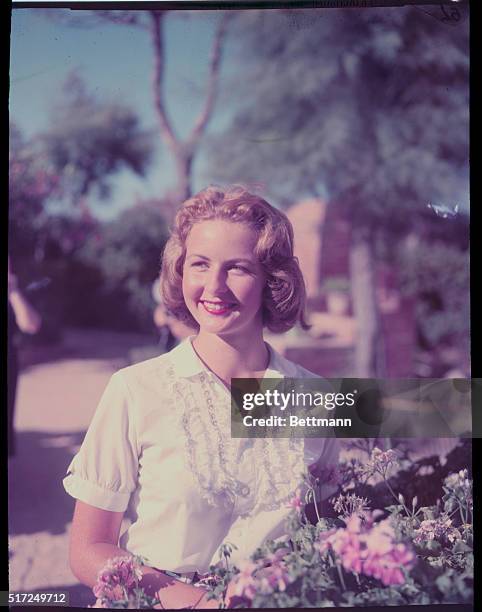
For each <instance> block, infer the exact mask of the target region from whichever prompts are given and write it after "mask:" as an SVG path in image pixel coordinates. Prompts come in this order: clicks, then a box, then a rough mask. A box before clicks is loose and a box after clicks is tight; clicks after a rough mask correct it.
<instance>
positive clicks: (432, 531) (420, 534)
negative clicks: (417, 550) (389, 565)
mask: <svg viewBox="0 0 482 612" xmlns="http://www.w3.org/2000/svg"><path fill="white" fill-rule="evenodd" d="M460 538H461V535H460V531H459V530H458V529H456V528H455V527H453V525H452V519H450V518H448V517H447V516H440V517H439V518H437V519H426V520H425V521H422V522H421V523H420V526H419V528H418V529H416V530H415V537H414V540H413V541H414V542H415V544H423V543H424V542H427V541H429V540H448V541H449V542H451V543H452V542H455V541H456V540H460Z"/></svg>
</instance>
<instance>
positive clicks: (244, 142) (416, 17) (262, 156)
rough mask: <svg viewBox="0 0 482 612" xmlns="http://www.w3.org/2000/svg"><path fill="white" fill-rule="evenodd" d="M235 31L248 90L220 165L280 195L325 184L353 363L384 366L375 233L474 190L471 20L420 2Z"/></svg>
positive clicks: (264, 19) (268, 18)
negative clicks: (346, 296)
mask: <svg viewBox="0 0 482 612" xmlns="http://www.w3.org/2000/svg"><path fill="white" fill-rule="evenodd" d="M293 18H296V19H298V23H300V18H302V19H303V18H304V26H305V27H303V28H302V29H299V28H293V23H295V24H296V21H295V22H293ZM301 23H303V21H301ZM237 34H238V36H239V39H240V40H242V41H243V47H244V49H246V52H247V54H248V56H249V59H251V61H250V62H249V61H248V62H246V63H245V66H246V68H245V73H244V74H243V76H242V77H240V79H239V81H240V82H242V83H243V91H245V92H246V91H248V92H249V96H245V98H246V100H247V102H246V104H245V106H244V108H243V109H242V110H241V111H240V113H239V114H238V115H237V116H236V117H235V119H234V121H233V124H232V126H231V128H230V129H229V130H228V131H227V133H226V134H225V135H224V137H223V140H222V141H221V142H219V141H217V142H216V143H215V146H214V147H213V149H215V150H216V151H217V152H218V153H217V154H216V153H213V169H214V171H216V172H217V173H218V178H219V179H224V180H225V179H229V180H233V179H235V180H238V181H239V180H240V179H241V180H244V181H257V182H260V181H261V182H267V183H269V185H270V187H271V188H272V189H271V190H272V193H273V194H274V195H280V196H281V198H282V199H283V200H284V201H286V200H287V199H293V198H296V197H299V196H300V195H314V196H318V195H320V193H321V194H323V193H325V192H327V193H328V196H329V199H330V203H331V205H336V206H338V207H339V208H340V210H341V211H342V212H343V213H344V214H345V215H346V216H347V217H348V218H349V219H350V220H351V222H352V223H353V227H354V230H355V231H354V232H353V244H352V252H351V286H352V294H353V302H354V310H355V315H356V317H357V323H358V329H359V334H358V342H357V347H356V367H355V370H356V375H357V376H360V377H368V376H372V375H374V374H376V373H377V374H378V375H382V374H383V371H382V370H381V368H380V361H378V363H377V353H378V351H377V345H378V343H379V340H380V333H379V325H378V313H377V303H376V300H375V290H374V289H375V288H374V257H375V254H374V244H375V241H376V239H377V238H380V237H382V238H383V239H384V240H385V242H387V243H388V244H390V242H392V244H393V240H394V238H396V239H398V237H400V236H402V235H404V234H405V233H407V232H408V231H409V230H410V229H411V228H414V227H415V228H416V226H417V222H418V218H419V216H420V215H422V214H423V213H425V212H426V207H427V204H428V203H435V204H443V205H445V206H449V207H450V208H453V205H454V204H455V203H456V202H458V201H460V198H461V196H465V194H464V189H466V185H467V182H466V177H467V175H468V66H469V59H468V28H467V23H466V22H465V21H464V20H460V21H458V22H457V23H456V24H455V26H453V27H452V26H451V25H450V24H448V25H447V24H444V23H442V22H440V21H439V20H436V19H434V18H433V16H430V15H426V14H424V13H423V12H421V11H419V10H417V9H416V8H414V7H400V8H394V9H386V8H384V9H383V10H378V9H369V10H366V11H356V12H355V11H353V10H350V9H348V10H333V9H330V10H324V9H321V10H311V11H309V12H307V11H298V10H295V11H291V10H280V11H276V12H272V11H266V12H262V11H253V12H249V13H246V14H245V17H244V19H243V21H242V22H241V21H240V26H239V29H238V30H237ZM442 49H443V52H442V51H441V50H442ZM223 142H224V146H222V143H223ZM228 149H229V155H226V151H227V150H228ZM220 159H222V160H223V163H222V164H220V163H219V162H220Z"/></svg>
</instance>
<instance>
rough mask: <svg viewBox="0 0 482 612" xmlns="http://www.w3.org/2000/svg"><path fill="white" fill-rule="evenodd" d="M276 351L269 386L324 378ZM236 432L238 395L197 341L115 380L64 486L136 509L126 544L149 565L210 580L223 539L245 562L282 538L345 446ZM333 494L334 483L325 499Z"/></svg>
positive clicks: (87, 497)
mask: <svg viewBox="0 0 482 612" xmlns="http://www.w3.org/2000/svg"><path fill="white" fill-rule="evenodd" d="M268 346H269V345H268ZM269 350H270V363H269V366H268V369H267V371H266V373H265V377H270V378H284V377H289V378H306V377H309V378H315V377H316V375H315V374H312V373H311V372H309V371H308V370H305V369H304V368H302V367H301V366H298V365H296V364H294V363H292V362H291V361H288V360H287V359H285V358H284V357H282V356H281V355H280V354H278V353H277V352H276V351H274V349H273V348H272V347H269ZM230 432H231V397H230V393H229V391H228V390H227V389H226V387H225V386H224V385H223V384H222V382H221V381H220V379H219V378H218V377H217V376H216V375H215V374H214V373H213V372H211V371H210V370H209V369H208V368H206V366H205V365H204V364H203V363H202V361H201V360H200V359H199V357H198V356H197V354H196V352H195V351H194V348H193V346H192V338H187V339H186V340H184V341H183V342H182V343H181V344H180V345H178V346H177V347H176V348H174V349H173V350H172V351H170V352H169V353H167V354H164V355H161V356H159V357H155V358H154V359H149V360H148V361H144V362H142V363H138V364H135V365H132V366H129V367H127V368H124V369H122V370H120V371H118V372H116V373H115V374H114V375H113V376H112V378H111V379H110V381H109V383H108V385H107V388H106V389H105V391H104V394H103V396H102V398H101V401H100V403H99V406H98V408H97V411H96V413H95V415H94V417H93V419H92V422H91V424H90V427H89V429H88V431H87V434H86V436H85V439H84V442H83V444H82V446H81V448H80V450H79V452H78V453H77V455H76V456H75V457H74V459H73V460H72V462H71V464H70V465H69V467H68V470H67V473H68V476H66V478H64V480H63V484H64V487H65V489H66V491H67V492H68V493H69V494H70V495H72V496H73V497H75V498H76V499H79V500H81V501H83V502H85V503H87V504H90V505H92V506H95V507H97V508H102V509H103V510H110V511H114V512H126V517H127V518H128V519H130V522H131V524H130V526H129V528H128V530H127V531H126V532H125V533H124V534H123V535H122V536H121V539H120V542H119V545H120V546H121V548H124V549H125V550H128V551H129V552H131V553H132V554H135V555H141V556H143V557H144V558H145V559H146V562H147V564H148V565H150V566H152V567H156V568H159V569H164V570H170V571H173V572H179V573H187V572H194V571H197V572H199V573H205V572H207V571H208V570H209V566H210V564H214V563H216V562H217V561H218V560H219V554H218V553H219V547H220V545H221V544H222V543H223V542H230V543H233V544H235V546H236V547H237V550H234V551H233V553H232V556H231V559H232V561H233V562H234V563H237V562H239V561H241V560H242V559H246V558H247V557H249V556H250V555H251V554H252V553H253V552H254V551H255V550H256V548H257V547H258V546H260V545H261V544H262V543H263V541H264V540H265V539H267V538H277V537H279V536H281V535H283V524H284V520H285V518H286V517H287V515H288V514H289V512H290V507H289V505H288V503H287V502H288V500H289V499H290V498H291V497H292V496H293V495H294V493H295V492H296V490H297V489H298V488H299V487H300V484H301V473H302V472H304V471H305V468H306V466H307V465H311V464H313V463H319V464H320V465H325V466H326V465H328V464H330V465H333V464H337V463H338V452H339V445H338V440H337V439H336V438H334V437H332V438H323V439H318V438H316V439H315V438H306V439H301V438H298V439H294V438H289V439H282V438H276V439H268V438H255V439H253V438H250V439H236V438H231V433H230ZM333 492H334V487H333V485H331V486H325V487H324V492H323V495H324V497H326V496H328V495H330V494H331V493H333Z"/></svg>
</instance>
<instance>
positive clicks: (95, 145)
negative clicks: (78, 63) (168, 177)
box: [38, 71, 152, 204]
mask: <svg viewBox="0 0 482 612" xmlns="http://www.w3.org/2000/svg"><path fill="white" fill-rule="evenodd" d="M38 143H39V146H40V147H41V148H42V151H43V154H44V155H45V156H46V157H47V158H48V160H49V162H50V164H51V165H52V166H53V167H54V168H55V170H56V172H57V173H58V174H59V175H60V176H61V177H62V183H63V187H64V193H65V195H66V196H68V197H69V198H70V199H71V200H72V201H73V203H74V204H82V203H84V202H85V198H86V196H87V195H88V194H90V193H91V192H92V191H97V193H98V195H99V196H100V197H101V198H103V199H105V198H107V197H108V196H109V195H110V182H109V179H110V178H111V176H112V175H113V174H115V173H117V172H118V171H119V170H120V169H121V168H123V167H126V168H128V169H130V170H132V171H133V172H135V173H136V174H139V175H141V176H142V175H144V173H145V170H146V168H147V165H148V163H149V161H150V158H151V154H152V142H151V138H150V134H149V133H147V132H146V131H143V130H142V129H141V128H140V126H139V118H138V117H137V115H136V114H135V113H134V111H132V110H131V109H130V108H128V107H127V106H125V105H123V104H119V103H117V102H110V101H104V100H99V99H98V98H96V97H95V96H94V95H93V94H91V93H90V92H89V91H88V90H87V87H86V85H85V83H84V81H83V79H82V77H81V76H80V74H79V73H78V71H73V72H71V73H70V74H69V76H68V77H67V79H66V80H65V82H64V84H63V88H62V96H61V98H60V100H59V101H58V102H57V104H56V105H55V107H54V109H53V112H52V119H51V125H50V127H49V128H48V129H47V131H45V132H44V133H43V134H42V135H41V136H40V137H39V138H38Z"/></svg>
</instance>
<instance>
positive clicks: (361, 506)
mask: <svg viewBox="0 0 482 612" xmlns="http://www.w3.org/2000/svg"><path fill="white" fill-rule="evenodd" d="M331 503H332V505H333V508H334V510H335V512H339V513H340V515H341V518H344V519H345V518H348V517H350V516H351V515H352V514H359V515H364V514H365V512H366V511H367V510H368V499H367V498H366V497H358V495H355V494H354V493H349V494H348V495H343V494H342V493H340V495H338V497H336V498H335V499H333V500H332V502H331Z"/></svg>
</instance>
